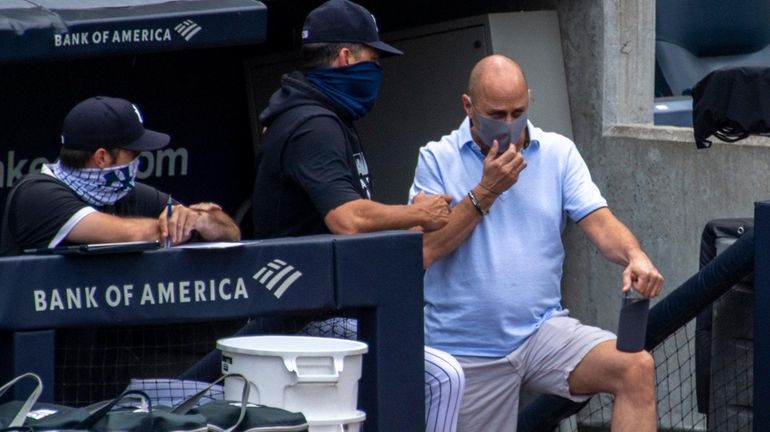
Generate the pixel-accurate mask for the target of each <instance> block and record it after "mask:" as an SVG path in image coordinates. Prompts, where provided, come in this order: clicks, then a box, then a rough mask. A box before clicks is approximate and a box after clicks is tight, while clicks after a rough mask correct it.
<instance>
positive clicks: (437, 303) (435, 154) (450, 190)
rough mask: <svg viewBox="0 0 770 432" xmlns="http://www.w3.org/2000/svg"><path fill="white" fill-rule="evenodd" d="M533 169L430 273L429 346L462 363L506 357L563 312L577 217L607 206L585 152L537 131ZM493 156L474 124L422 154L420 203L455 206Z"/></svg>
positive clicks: (528, 155)
mask: <svg viewBox="0 0 770 432" xmlns="http://www.w3.org/2000/svg"><path fill="white" fill-rule="evenodd" d="M527 128H528V130H529V136H530V139H531V142H530V145H529V147H527V148H526V149H524V150H523V151H522V155H523V156H524V159H525V160H526V162H527V167H526V168H525V169H524V170H523V171H522V172H521V174H520V175H519V179H518V181H517V182H516V184H515V185H513V187H511V188H510V189H509V190H508V191H507V192H504V193H503V194H502V195H501V196H500V197H498V198H497V201H495V203H494V204H493V205H492V207H491V208H490V210H489V214H488V215H486V216H485V217H484V219H483V220H482V221H481V223H479V224H478V225H477V226H476V227H475V228H474V230H473V232H472V233H471V235H470V237H469V238H468V239H467V240H466V241H465V242H464V243H463V244H462V245H461V246H460V247H459V248H458V249H457V250H456V251H454V252H453V253H452V254H450V255H448V256H446V257H444V258H443V259H441V260H439V261H437V262H435V263H434V264H433V265H432V266H431V267H430V268H428V270H427V271H426V273H425V344H426V345H429V346H433V347H436V348H438V349H441V350H444V351H447V352H449V353H451V354H455V355H466V356H480V357H502V356H505V355H506V354H508V353H510V352H511V351H513V350H514V349H516V348H517V347H518V346H519V345H521V344H522V343H523V342H524V340H525V339H526V338H527V337H528V336H529V335H531V334H532V333H533V332H534V331H535V330H536V329H537V328H538V327H539V326H540V324H541V323H542V322H543V321H544V320H546V319H547V318H549V317H550V316H552V315H553V314H554V313H556V312H558V311H561V310H562V307H561V276H562V263H563V261H564V247H563V245H562V240H561V234H562V231H563V230H564V226H565V224H566V220H567V217H569V218H571V219H572V220H574V221H579V220H580V219H582V218H583V217H585V216H586V215H588V214H589V213H591V212H593V211H594V210H597V209H599V208H601V207H606V206H607V202H606V200H605V199H604V198H603V197H602V195H601V193H600V192H599V188H597V187H596V185H595V184H594V183H593V181H592V180H591V175H590V173H589V172H588V168H587V167H586V164H585V162H584V161H583V158H582V157H581V156H580V154H579V153H578V150H577V148H576V147H575V144H574V143H573V142H572V141H570V140H569V139H567V138H565V137H563V136H561V135H559V134H555V133H547V132H543V131H542V130H541V129H538V128H536V127H534V126H533V125H532V124H531V123H528V125H527ZM483 164H484V155H483V154H482V153H481V150H480V149H479V147H478V145H477V144H476V143H474V142H473V140H472V138H471V134H470V128H469V121H468V119H467V118H466V119H465V121H463V123H462V124H461V125H460V128H459V129H458V130H455V131H454V132H452V133H451V134H449V135H446V136H444V137H442V138H441V140H440V141H438V142H430V143H428V144H427V145H426V146H424V147H422V148H421V149H420V156H419V160H418V163H417V169H416V171H415V177H414V183H413V184H412V187H411V190H410V192H409V198H410V201H411V199H412V198H413V197H414V196H415V195H416V194H417V193H418V192H420V191H424V192H425V193H426V194H437V193H444V194H449V195H451V196H452V198H453V200H454V202H455V203H457V202H459V201H460V200H462V199H464V198H465V197H466V195H467V193H468V191H469V190H471V189H472V188H474V187H475V186H476V185H477V184H478V183H479V181H480V180H481V174H482V169H483Z"/></svg>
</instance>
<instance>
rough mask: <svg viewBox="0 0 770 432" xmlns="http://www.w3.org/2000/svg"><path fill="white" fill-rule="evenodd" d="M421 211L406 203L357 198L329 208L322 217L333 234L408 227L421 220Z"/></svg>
mask: <svg viewBox="0 0 770 432" xmlns="http://www.w3.org/2000/svg"><path fill="white" fill-rule="evenodd" d="M425 217H426V216H425V215H423V214H422V213H421V212H420V211H419V210H418V209H415V208H413V207H412V206H406V205H387V204H380V203H378V202H374V201H370V200H365V199H357V200H353V201H348V202H346V203H344V204H342V205H340V206H339V207H337V208H335V209H333V210H331V211H330V212H329V213H327V214H326V217H324V222H325V223H326V226H327V228H329V231H331V232H332V233H333V234H358V233H365V232H373V231H384V230H390V229H408V228H411V227H414V226H417V225H421V224H422V223H423V222H424V219H425Z"/></svg>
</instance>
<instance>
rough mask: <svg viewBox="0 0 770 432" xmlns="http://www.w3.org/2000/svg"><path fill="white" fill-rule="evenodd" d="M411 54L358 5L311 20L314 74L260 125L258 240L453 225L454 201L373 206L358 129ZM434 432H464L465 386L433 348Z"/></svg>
mask: <svg viewBox="0 0 770 432" xmlns="http://www.w3.org/2000/svg"><path fill="white" fill-rule="evenodd" d="M400 54H403V53H402V52H401V51H399V50H398V49H396V48H394V47H392V46H390V45H388V44H386V43H384V42H382V41H380V38H379V34H378V30H377V23H376V21H375V19H374V16H373V15H372V14H371V13H369V11H368V10H366V9H365V8H363V7H362V6H360V5H357V4H355V3H352V2H350V1H348V0H330V1H327V2H326V3H323V4H322V5H321V6H319V7H318V8H316V9H314V10H313V11H311V12H310V14H309V15H308V16H307V18H306V19H305V24H304V27H303V30H302V58H303V62H304V69H305V70H304V71H302V72H300V71H295V72H292V73H290V74H287V75H285V76H284V77H283V79H282V82H281V88H280V89H279V90H278V91H276V92H275V93H274V94H273V96H272V97H271V98H270V104H269V106H268V108H267V109H265V110H264V111H263V112H262V114H261V115H260V117H259V120H260V122H261V125H262V126H263V127H264V129H263V130H264V136H263V137H262V140H261V143H260V148H259V151H258V153H257V178H256V182H255V185H254V196H253V201H252V203H253V215H254V223H255V231H254V232H255V236H256V237H257V238H274V237H286V236H302V235H311V234H325V233H333V234H355V233H362V232H371V231H380V230H388V229H407V228H413V227H416V228H418V229H421V230H423V231H426V232H427V231H433V230H436V229H439V228H441V227H443V226H444V225H445V224H446V223H447V220H448V217H449V212H450V210H449V206H448V205H449V203H450V199H449V197H448V196H446V195H440V194H436V195H432V196H429V197H428V196H418V197H416V198H417V199H415V200H414V204H412V205H385V204H381V203H377V202H375V201H372V200H371V197H372V188H371V180H370V178H369V170H368V168H367V164H366V158H365V156H364V150H363V147H362V145H361V142H360V139H359V137H358V133H357V132H356V130H355V129H354V127H353V122H354V121H355V120H358V119H359V118H361V117H363V116H365V115H366V114H368V113H369V111H370V110H371V109H372V107H373V106H374V103H375V101H376V100H377V95H378V92H379V87H380V81H381V80H382V75H383V72H382V69H381V68H380V65H379V62H378V60H379V58H380V57H382V56H389V55H400ZM425 367H426V372H425V380H426V381H425V383H426V384H425V386H426V430H427V431H431V432H432V431H446V432H454V430H455V427H456V426H455V425H456V421H457V407H458V406H459V399H460V396H461V395H462V387H463V376H462V371H461V369H460V367H459V365H458V364H457V362H456V361H455V360H454V359H453V358H452V357H451V356H450V355H448V354H446V353H443V352H440V351H438V350H433V349H431V348H428V347H426V351H425Z"/></svg>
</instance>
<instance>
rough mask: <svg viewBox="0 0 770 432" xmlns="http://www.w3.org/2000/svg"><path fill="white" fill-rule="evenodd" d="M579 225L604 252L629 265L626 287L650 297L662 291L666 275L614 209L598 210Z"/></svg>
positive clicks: (612, 259) (618, 262) (625, 279)
mask: <svg viewBox="0 0 770 432" xmlns="http://www.w3.org/2000/svg"><path fill="white" fill-rule="evenodd" d="M578 225H579V226H580V228H581V229H582V230H583V232H585V234H586V236H587V237H588V239H589V240H590V241H591V242H592V243H593V244H594V245H596V247H597V248H598V249H599V252H601V254H602V256H604V257H605V258H606V259H608V260H609V261H611V262H614V263H615V264H618V265H621V266H623V267H625V270H624V271H623V291H628V290H629V289H631V288H633V289H635V290H636V291H638V292H639V293H641V294H642V295H644V296H645V297H650V298H652V297H655V296H657V295H658V294H660V291H661V288H662V286H663V282H664V279H663V276H662V275H661V274H660V273H659V272H658V270H657V269H656V268H655V266H654V265H653V264H652V262H651V261H650V259H649V258H648V257H647V254H645V253H644V251H642V248H641V247H640V246H639V242H638V241H637V240H636V237H635V236H634V235H633V233H631V231H630V230H629V229H628V228H627V227H626V226H625V225H624V224H623V223H622V222H620V220H618V218H616V217H615V215H613V214H612V212H611V211H610V209H608V208H606V207H605V208H601V209H599V210H596V211H595V212H593V213H591V214H589V215H588V216H586V217H584V218H583V219H581V220H580V222H578Z"/></svg>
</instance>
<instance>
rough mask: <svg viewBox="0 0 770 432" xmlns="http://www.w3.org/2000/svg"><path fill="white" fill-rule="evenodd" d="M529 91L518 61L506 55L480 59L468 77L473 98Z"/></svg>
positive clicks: (470, 94)
mask: <svg viewBox="0 0 770 432" xmlns="http://www.w3.org/2000/svg"><path fill="white" fill-rule="evenodd" d="M522 91H524V92H526V91H527V80H526V78H524V71H522V70H521V66H519V64H518V63H516V62H515V61H513V60H512V59H510V58H509V57H506V56H504V55H499V54H494V55H490V56H487V57H484V58H483V59H481V60H479V62H478V63H476V66H474V67H473V70H471V76H470V78H469V79H468V95H469V96H470V97H471V98H472V99H474V100H475V99H483V98H485V97H488V96H490V95H494V96H495V97H505V96H506V93H507V96H508V97H511V96H513V93H520V92H522Z"/></svg>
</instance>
